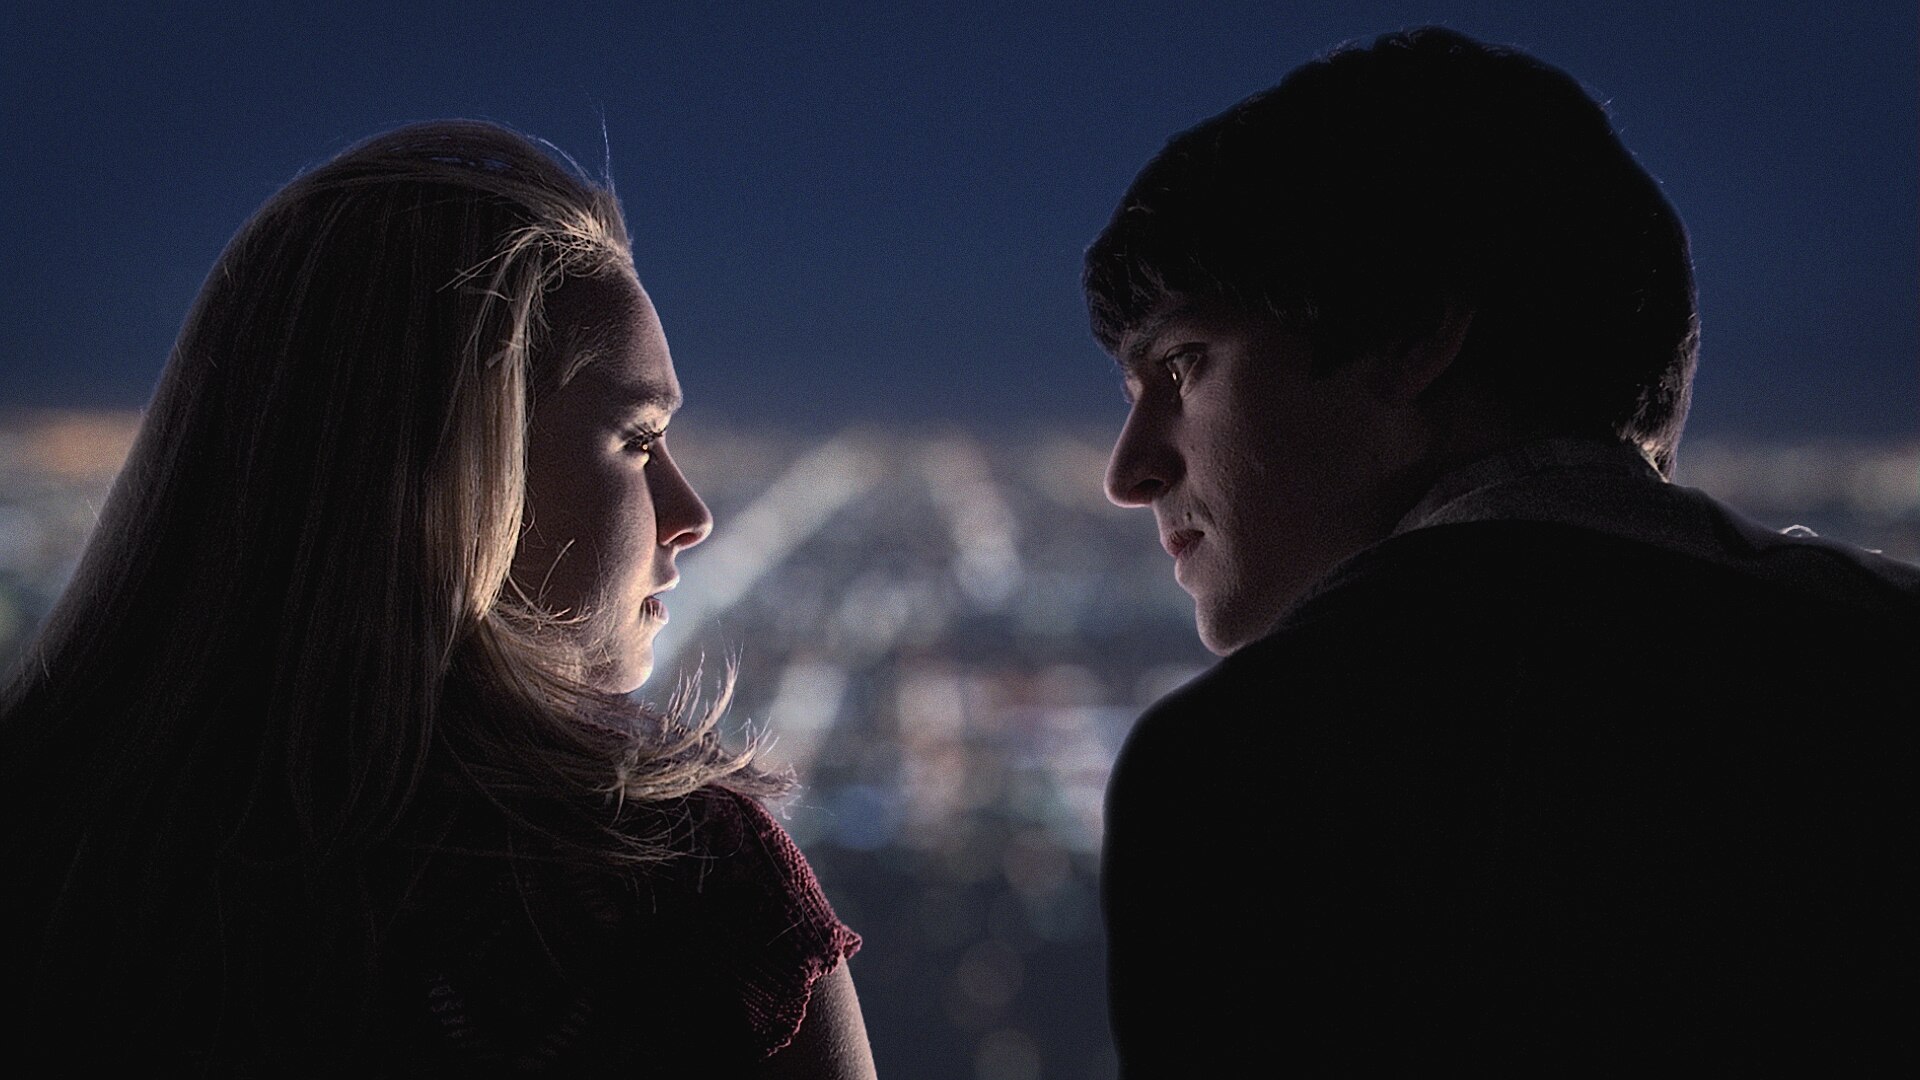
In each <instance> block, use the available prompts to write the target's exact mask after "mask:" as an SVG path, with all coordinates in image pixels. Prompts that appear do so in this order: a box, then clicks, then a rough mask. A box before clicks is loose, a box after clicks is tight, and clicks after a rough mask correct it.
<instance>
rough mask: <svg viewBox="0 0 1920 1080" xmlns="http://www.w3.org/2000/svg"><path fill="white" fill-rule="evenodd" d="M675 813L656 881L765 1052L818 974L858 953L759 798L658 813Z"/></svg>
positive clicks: (712, 799)
mask: <svg viewBox="0 0 1920 1080" xmlns="http://www.w3.org/2000/svg"><path fill="white" fill-rule="evenodd" d="M664 809H666V810H667V812H668V813H670V814H678V815H680V824H679V827H678V828H677V829H675V830H673V831H672V832H670V833H669V836H668V840H669V844H670V846H671V847H672V849H673V854H672V855H671V856H670V857H669V858H667V859H666V860H665V861H664V862H663V863H662V864H661V865H660V866H659V867H658V868H656V869H654V870H653V872H652V873H653V876H654V877H655V878H656V879H658V878H662V877H664V878H665V879H666V880H668V881H671V882H673V883H674V886H675V887H677V888H678V889H680V890H681V891H682V896H681V898H680V899H681V900H682V901H683V902H686V903H687V904H688V907H687V911H688V914H689V915H690V916H691V918H690V919H689V920H688V922H689V924H690V925H688V926H687V927H686V930H687V931H688V932H691V933H692V934H693V935H694V936H695V938H696V939H702V940H705V941H707V942H709V943H710V949H709V950H708V955H709V957H710V958H711V959H712V960H714V961H717V962H718V963H720V964H721V965H722V970H724V971H725V972H726V973H727V977H728V979H729V982H730V985H731V986H732V987H733V988H734V989H735V990H736V991H737V992H738V995H739V1000H740V1001H741V1003H742V1005H743V1006H744V1007H745V1009H746V1012H747V1019H748V1022H749V1023H750V1025H751V1026H752V1028H753V1030H754V1032H755V1035H756V1037H757V1038H758V1039H759V1040H760V1043H761V1052H762V1053H763V1054H771V1053H773V1052H774V1051H776V1050H778V1049H780V1048H781V1047H783V1046H785V1045H786V1044H787V1043H788V1041H790V1040H791V1039H792V1037H793V1035H794V1033H795V1032H796V1031H797V1030H798V1029H799V1026H800V1021H801V1019H802V1018H803V1017H804V1015H805V1012H806V1003H807V1000H808V998H809V997H810V996H811V994H812V991H813V987H814V985H815V983H817V982H818V981H819V980H820V978H821V977H822V976H824V975H826V974H827V973H828V972H831V971H832V970H833V969H834V968H835V967H836V966H838V965H839V964H840V963H841V962H842V961H843V960H845V959H846V958H847V957H850V956H852V955H853V954H854V953H855V952H856V951H858V950H859V948H860V936H859V935H858V934H856V933H855V932H854V931H853V930H852V929H851V928H849V927H848V926H847V925H846V924H845V923H843V922H841V921H840V918H839V916H837V915H836V914H835V913H834V910H833V905H832V904H831V903H830V902H829V901H828V900H827V896H826V893H825V892H824V890H822V888H821V886H820V882H819V879H818V878H817V877H816V876H815V875H814V872H813V868H812V866H811V865H810V864H809V863H808V862H807V858H806V856H805V855H803V854H802V853H801V852H800V849H799V847H798V846H797V845H795V843H794V842H793V838H792V837H791V836H790V835H788V833H787V830H786V829H785V828H784V827H782V826H781V824H780V823H779V821H778V820H776V819H775V818H774V816H773V814H772V813H771V812H769V811H768V809H767V808H766V807H765V806H763V805H762V804H761V803H760V801H759V800H758V799H755V798H753V797H751V796H748V795H743V794H740V793H738V792H734V791H730V790H727V789H725V788H721V787H717V786H715V787H707V788H702V789H700V790H699V791H697V792H694V793H693V794H692V795H689V796H687V797H686V798H685V799H684V800H680V805H679V806H678V807H669V808H664Z"/></svg>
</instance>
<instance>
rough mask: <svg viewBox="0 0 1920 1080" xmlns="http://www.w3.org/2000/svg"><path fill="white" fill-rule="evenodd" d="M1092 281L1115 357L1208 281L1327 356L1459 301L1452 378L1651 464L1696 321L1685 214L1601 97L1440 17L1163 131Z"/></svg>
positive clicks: (1541, 428) (1668, 432) (1104, 337)
mask: <svg viewBox="0 0 1920 1080" xmlns="http://www.w3.org/2000/svg"><path fill="white" fill-rule="evenodd" d="M1085 285H1086V293H1087V304H1088V308H1089V311H1090V314H1091V316H1092V320H1093V331H1094V335H1095V336H1096V337H1097V338H1098V339H1099V340H1100V343H1101V344H1102V345H1103V346H1105V347H1106V348H1107V350H1108V351H1110V352H1113V351H1117V349H1118V346H1119V343H1120V340H1121V338H1122V337H1124V336H1125V334H1126V333H1127V331H1128V330H1129V329H1130V328H1132V327H1133V326H1135V325H1136V324H1138V323H1139V322H1140V321H1141V320H1142V319H1144V318H1145V317H1146V316H1148V315H1149V314H1150V313H1151V312H1153V311H1154V309H1155V308H1157V307H1159V306H1160V305H1162V304H1163V303H1165V302H1166V301H1168V300H1169V299H1172V298H1176V297H1179V298H1202V297H1204V298H1213V299H1221V300H1226V301H1228V302H1229V303H1231V304H1234V305H1236V306H1239V307H1241V308H1242V309H1244V310H1246V311H1248V312H1249V313H1266V314H1271V315H1273V316H1275V317H1276V318H1278V319H1279V320H1281V322H1282V323H1283V324H1284V325H1287V326H1290V327H1292V328H1294V329H1296V330H1299V331H1300V332H1302V333H1304V334H1305V335H1306V336H1307V338H1308V340H1309V341H1310V343H1311V344H1312V347H1313V350H1314V356H1315V364H1316V367H1317V368H1319V369H1320V370H1322V371H1325V370H1331V369H1333V368H1335V367H1337V366H1339V365H1340V364H1342V363H1344V362H1345V361H1347V360H1349V359H1351V358H1353V357H1355V356H1358V355H1361V354H1364V353H1367V352H1370V351H1375V350H1383V349H1390V348H1392V347H1393V346H1394V345H1396V344H1400V343H1406V342H1409V341H1411V340H1413V339H1414V338H1416V337H1418V336H1419V335H1420V334H1422V333H1424V332H1427V331H1430V330H1432V329H1433V328H1434V327H1435V326H1436V325H1438V323H1439V321H1440V320H1441V318H1442V317H1443V316H1444V314H1445V313H1446V312H1447V311H1448V310H1449V308H1454V309H1456V310H1460V309H1465V310H1470V311H1471V312H1472V313H1473V318H1472V322H1471V324H1470V327H1469V329H1468V331H1467V337H1466V340H1465V342H1464V344H1463V346H1462V348H1461V351H1460V354H1459V356H1458V358H1457V359H1456V361H1455V363H1454V365H1453V366H1452V368H1451V369H1450V370H1449V372H1448V374H1447V376H1446V377H1447V378H1449V379H1462V380H1475V381H1476V382H1478V383H1479V384H1480V385H1482V386H1484V387H1485V388H1487V389H1488V390H1489V391H1490V392H1491V393H1493V394H1494V395H1495V396H1496V398H1497V399H1498V400H1500V401H1502V402H1503V403H1505V404H1506V405H1507V406H1508V408H1509V409H1510V410H1511V412H1512V414H1513V417H1514V418H1515V419H1516V420H1517V421H1518V422H1519V423H1521V424H1522V425H1524V426H1525V427H1527V428H1528V429H1530V431H1532V432H1534V433H1541V434H1546V433H1553V434H1570V435H1592V436H1600V437H1609V436H1611V437H1618V438H1621V439H1625V440H1627V441H1628V442H1630V443H1633V444H1636V445H1638V446H1640V447H1642V448H1643V449H1644V450H1645V451H1646V452H1647V453H1648V455H1649V456H1650V457H1651V458H1653V459H1654V461H1655V462H1656V464H1658V465H1659V466H1660V468H1661V469H1662V471H1663V472H1664V471H1667V470H1668V469H1670V468H1671V466H1672V460H1673V452H1674V447H1675V445H1676V444H1677V443H1678V441H1679V436H1680V428H1681V425H1682V424H1683V422H1684V421H1685V418H1686V410H1687V400H1688V394H1689V388H1690V386H1691V382H1692V378H1693V367H1694V359H1695V354H1696V351H1697V347H1698V339H1699V334H1698V325H1699V324H1698V319H1697V316H1696V312H1695V306H1694V289H1693V271H1692V266H1691V263H1690V259H1689V256H1688V253H1687V237H1686V232H1685V230H1684V229H1683V228H1682V226H1681V224H1680V220H1679V217H1678V215H1677V214H1675V212H1674V210H1673V207H1672V206H1671V205H1669V204H1668V202H1667V200H1666V199H1665V197H1664V196H1662V195H1661V193H1660V189H1659V186H1658V185H1657V184H1656V183H1655V181H1654V180H1653V178H1652V177H1650V176H1648V175H1647V173H1646V171H1645V170H1644V169H1642V168H1641V167H1640V165H1639V164H1638V163H1637V162H1636V161H1635V160H1634V159H1633V156H1632V155H1631V154H1630V153H1628V151H1627V149H1626V148H1625V147H1624V146H1622V145H1621V143H1620V140H1619V138H1618V136H1617V135H1615V133H1614V130H1613V126H1612V124H1611V123H1610V122H1609V120H1608V118H1607V114H1606V112H1605V110H1604V109H1603V108H1602V107H1601V106H1600V105H1599V104H1598V103H1596V102H1595V101H1594V100H1593V99H1592V98H1591V97H1589V96H1588V95H1587V93H1586V91H1585V90H1583V89H1582V88H1581V86H1580V84H1579V83H1577V82H1575V81H1574V79H1573V78H1572V77H1570V76H1569V75H1567V73H1566V72H1563V71H1561V70H1559V69H1558V68H1554V67H1552V66H1549V65H1547V64H1544V63H1542V62H1540V61H1538V60H1536V59H1534V58H1532V57H1530V56H1527V55H1525V54H1523V53H1520V52H1517V51H1514V50H1511V49H1503V48H1498V47H1493V46H1488V45H1484V44H1481V43H1480V42H1477V41H1474V40H1472V39H1471V38H1468V37H1465V36H1463V35H1461V34H1458V33H1455V32H1453V31H1451V30H1446V29H1443V28H1439V27H1427V28H1423V29H1418V30H1412V31H1408V32H1405V33H1399V34H1389V35H1386V36H1384V37H1381V38H1380V39H1379V40H1377V41H1376V42H1375V43H1374V44H1373V45H1372V46H1371V47H1365V48H1363V47H1345V48H1340V49H1337V50H1335V51H1333V52H1332V53H1330V54H1328V55H1326V56H1324V57H1321V58H1319V59H1316V60H1314V61H1312V62H1310V63H1307V64H1305V65H1303V66H1301V67H1300V68H1298V69H1296V70H1295V71H1293V72H1292V73H1291V74H1289V75H1288V76H1287V77H1286V79H1285V80H1283V81H1282V82H1281V83H1280V85H1278V86H1276V87H1274V88H1272V89H1270V90H1267V91H1264V92H1262V93H1259V94H1255V95H1254V96H1253V97H1250V98H1248V99H1247V100H1245V101H1243V102H1241V103H1240V104H1238V105H1235V106H1234V107H1232V108H1230V109H1228V110H1227V111H1226V112H1224V113H1221V114H1220V115H1218V116H1215V117H1213V118H1212V119H1209V120H1206V121H1204V122H1203V123H1201V124H1199V125H1197V126H1195V127H1193V128H1191V129H1189V130H1187V131H1184V132H1182V133H1180V134H1179V135H1177V136H1175V137H1174V138H1173V139H1172V140H1171V141H1169V142H1168V143H1167V146H1166V148H1165V149H1163V150H1161V152H1160V153H1159V154H1158V155H1156V156H1155V157H1154V159H1153V160H1152V161H1150V162H1148V163H1147V167H1146V168H1145V169H1143V170H1142V171H1141V173H1140V175H1139V176H1138V177H1137V178H1135V180H1134V182H1133V185H1132V187H1130V188H1129V189H1128V191H1127V194H1126V197H1125V198H1124V199H1123V200H1122V201H1121V204H1120V208H1119V209H1118V210H1117V211H1116V212H1115V213H1114V216H1113V220H1112V221H1111V222H1110V223H1109V224H1108V225H1107V227H1106V229H1105V230H1104V231H1103V232H1102V233H1101V234H1100V236H1099V238H1098V239H1096V240H1095V241H1094V243H1093V246H1092V247H1091V248H1090V249H1089V250H1088V251H1087V259H1086V277H1085Z"/></svg>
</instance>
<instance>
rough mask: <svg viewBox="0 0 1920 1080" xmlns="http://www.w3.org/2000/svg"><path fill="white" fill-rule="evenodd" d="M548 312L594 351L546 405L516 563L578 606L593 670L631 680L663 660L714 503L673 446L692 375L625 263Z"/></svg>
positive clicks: (563, 334)
mask: <svg viewBox="0 0 1920 1080" xmlns="http://www.w3.org/2000/svg"><path fill="white" fill-rule="evenodd" d="M547 317H548V323H549V325H550V326H551V328H552V331H553V340H554V341H555V343H556V344H557V345H558V346H559V347H561V348H563V349H573V350H582V351H583V352H582V353H581V355H584V356H586V357H587V360H586V364H585V366H584V367H582V368H581V369H580V371H579V373H578V374H576V375H575V376H574V377H573V379H572V380H571V381H569V382H568V383H567V384H566V385H565V386H564V387H562V388H561V389H559V390H557V391H555V392H554V393H552V394H551V395H549V396H548V397H547V398H546V399H545V400H543V401H541V402H540V403H539V404H538V405H537V406H535V408H534V411H533V415H532V417H531V422H530V430H529V433H528V443H527V520H526V526H525V528H524V530H523V531H522V533H521V537H520V545H519V547H518V549H516V551H515V552H514V559H513V577H514V580H515V581H516V582H518V583H519V585H520V587H521V588H522V589H523V590H525V591H526V593H527V594H528V595H529V596H532V597H534V598H536V599H537V600H538V601H539V602H540V603H541V605H542V606H543V607H544V608H545V609H546V610H548V611H550V612H552V613H554V614H555V615H558V616H561V617H562V618H564V619H567V620H574V621H573V622H572V623H571V629H570V632H571V633H574V634H576V635H578V641H579V644H580V645H581V647H582V649H583V651H584V653H585V657H586V663H587V678H588V681H589V682H591V683H592V684H593V685H594V686H596V687H597V688H599V689H602V690H607V691H611V692H613V693H625V692H627V691H629V690H633V689H635V688H636V687H638V686H639V685H640V684H641V683H643V682H645V681H646V679H647V676H648V675H649V674H650V673H651V672H652V670H653V638H654V635H655V634H657V633H659V631H660V628H661V627H662V626H664V625H666V621H667V609H666V605H665V604H664V603H663V602H662V601H663V599H664V598H663V597H662V595H661V594H663V593H665V592H666V591H667V590H668V589H671V588H673V586H674V584H675V583H676V582H677V581H678V579H679V573H678V572H677V571H676V570H675V569H674V565H673V562H674V556H676V555H677V554H679V552H680V551H681V550H682V549H683V548H688V547H692V546H693V545H694V544H697V543H699V542H700V541H701V540H703V539H705V538H706V535H707V533H708V532H709V531H710V530H711V529H712V527H713V517H712V516H711V515H710V514H709V513H708V512H707V507H706V504H705V503H703V502H701V501H700V497H699V496H698V495H697V494H695V493H694V490H693V488H692V486H691V485H689V484H688V483H687V480H686V477H684V476H682V475H681V474H680V470H679V468H678V467H677V466H676V465H675V464H674V462H673V459H672V457H670V456H669V455H668V453H667V446H666V440H665V433H666V428H667V423H668V421H670V420H671V419H672V418H673V413H674V410H676V409H678V408H679V407H680V382H679V380H678V379H677V378H676V377H675V376H674V372H673V358H672V356H671V355H670V354H669V353H668V351H667V339H666V335H665V334H664V333H663V332H662V331H661V329H660V319H659V316H657V315H656V314H655V313H654V310H653V303H652V301H650V300H649V299H648V298H647V294H646V292H645V291H644V290H642V289H641V288H640V286H639V284H638V283H637V282H635V281H633V280H631V279H628V278H624V277H609V278H593V279H581V278H576V279H574V280H572V281H569V282H567V283H566V284H565V285H563V286H562V287H561V288H560V289H559V290H557V291H556V292H555V293H554V294H553V296H551V297H550V298H549V300H548V304H547Z"/></svg>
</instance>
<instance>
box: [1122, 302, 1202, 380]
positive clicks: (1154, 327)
mask: <svg viewBox="0 0 1920 1080" xmlns="http://www.w3.org/2000/svg"><path fill="white" fill-rule="evenodd" d="M1189 313H1190V309H1189V308H1188V307H1187V305H1185V304H1180V305H1177V306H1175V307H1170V308H1167V309H1165V310H1163V311H1156V312H1154V313H1153V314H1151V315H1148V316H1147V317H1146V318H1144V319H1141V320H1140V321H1139V322H1137V323H1135V324H1134V325H1133V328H1132V329H1131V330H1129V331H1128V332H1127V337H1128V338H1129V339H1130V340H1129V343H1128V344H1127V345H1126V347H1125V348H1124V349H1122V350H1121V353H1120V355H1119V356H1116V357H1114V358H1113V360H1114V363H1116V364H1119V365H1120V370H1121V371H1122V372H1126V373H1129V374H1131V373H1133V372H1135V371H1138V370H1140V369H1141V368H1143V367H1145V366H1146V365H1147V363H1148V361H1147V354H1148V353H1150V352H1152V351H1153V347H1154V346H1155V345H1157V344H1159V341H1160V335H1161V334H1163V333H1165V332H1166V329H1167V327H1168V326H1169V325H1170V324H1172V323H1173V322H1175V321H1176V320H1179V319H1182V318H1185V317H1186V316H1187V315H1188V314H1189Z"/></svg>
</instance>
